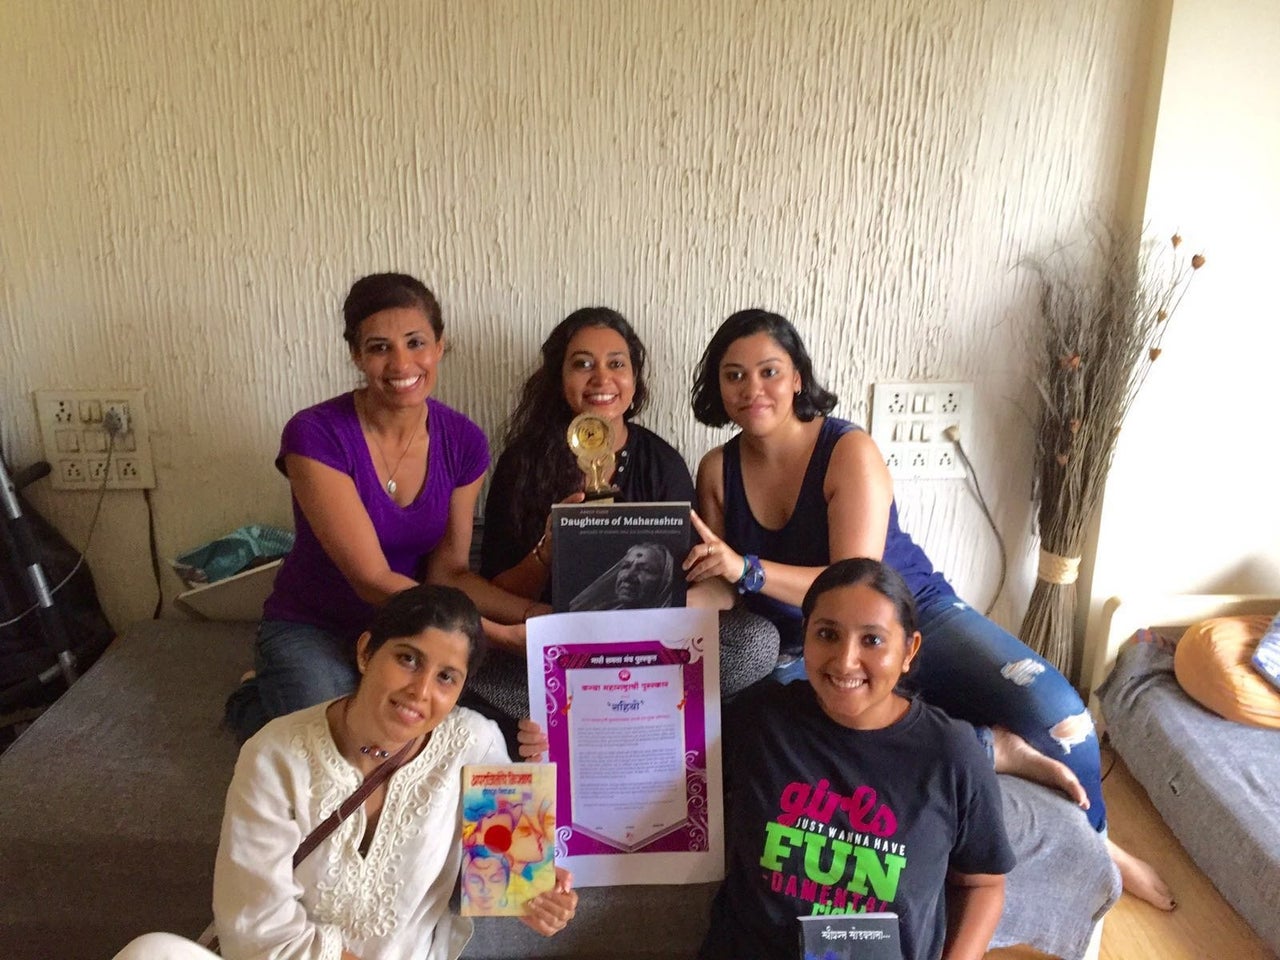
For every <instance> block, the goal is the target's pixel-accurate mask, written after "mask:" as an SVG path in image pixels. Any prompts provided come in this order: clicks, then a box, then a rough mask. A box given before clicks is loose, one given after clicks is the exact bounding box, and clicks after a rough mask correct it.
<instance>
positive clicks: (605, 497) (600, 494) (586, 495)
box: [582, 487, 621, 503]
mask: <svg viewBox="0 0 1280 960" xmlns="http://www.w3.org/2000/svg"><path fill="white" fill-rule="evenodd" d="M620 492H621V491H619V490H618V488H617V487H605V488H604V489H603V490H587V491H584V492H583V495H582V502H583V503H613V498H614V497H616V496H617V495H618V494H619V493H620Z"/></svg>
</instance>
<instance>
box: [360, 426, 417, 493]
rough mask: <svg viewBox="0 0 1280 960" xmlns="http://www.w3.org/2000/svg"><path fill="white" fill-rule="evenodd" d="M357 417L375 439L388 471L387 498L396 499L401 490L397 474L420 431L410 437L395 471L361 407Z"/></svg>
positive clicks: (379, 456) (383, 464) (415, 431)
mask: <svg viewBox="0 0 1280 960" xmlns="http://www.w3.org/2000/svg"><path fill="white" fill-rule="evenodd" d="M356 415H357V416H358V417H359V419H360V423H361V425H362V426H363V427H364V429H365V432H367V433H368V434H369V436H370V437H372V438H373V445H374V447H376V448H377V450H378V459H380V460H381V461H382V469H384V470H386V471H387V483H386V491H387V496H389V497H394V496H395V495H396V490H398V489H399V488H398V487H397V486H396V474H397V473H399V472H400V464H402V463H404V458H405V457H407V456H408V455H409V448H410V447H412V446H413V442H414V441H415V440H417V439H418V431H417V430H414V431H413V435H412V436H411V437H409V442H408V443H406V444H405V445H404V449H403V450H401V451H400V459H399V460H397V461H396V466H395V469H394V470H393V469H392V468H391V464H389V463H388V462H387V455H386V453H385V452H383V449H382V441H381V440H379V439H378V434H377V433H376V432H374V429H373V427H372V426H370V424H369V421H368V418H366V417H365V416H364V414H362V413H361V412H360V410H359V407H357V408H356Z"/></svg>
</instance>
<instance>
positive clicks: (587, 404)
mask: <svg viewBox="0 0 1280 960" xmlns="http://www.w3.org/2000/svg"><path fill="white" fill-rule="evenodd" d="M561 380H562V382H563V384H564V399H565V403H567V404H569V409H570V410H572V411H573V412H574V414H579V413H594V414H596V415H597V416H600V417H602V418H603V419H605V420H608V421H609V422H610V423H612V424H614V425H615V426H616V425H617V424H618V423H621V422H622V417H623V415H624V414H625V413H626V412H627V409H628V408H629V407H630V406H631V401H632V400H634V399H635V395H636V380H635V372H634V371H633V370H632V369H631V351H630V349H629V348H628V347H627V341H626V340H624V339H623V338H622V334H620V333H618V331H616V330H614V329H612V328H611V327H583V328H582V329H581V330H579V331H578V332H577V333H575V334H574V335H573V336H572V337H570V338H569V344H568V346H566V347H565V351H564V369H563V370H562V371H561Z"/></svg>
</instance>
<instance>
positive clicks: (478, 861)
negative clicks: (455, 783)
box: [460, 763, 556, 917]
mask: <svg viewBox="0 0 1280 960" xmlns="http://www.w3.org/2000/svg"><path fill="white" fill-rule="evenodd" d="M555 836H556V765H555V764H554V763H504V764H475V763H473V764H467V765H466V766H464V767H463V768H462V884H461V886H462V901H461V904H462V906H461V911H460V912H461V914H462V915H463V916H464V917H518V916H520V915H522V914H523V913H524V905H525V902H526V901H527V900H530V899H531V898H533V897H536V896H537V895H538V894H540V893H545V892H546V891H548V890H550V889H552V888H553V887H554V886H555V882H556V873H555V860H554V853H555Z"/></svg>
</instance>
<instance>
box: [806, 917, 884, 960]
mask: <svg viewBox="0 0 1280 960" xmlns="http://www.w3.org/2000/svg"><path fill="white" fill-rule="evenodd" d="M800 958H801V960H902V944H901V943H900V942H899V939H898V915H897V914H896V913H825V914H817V915H815V916H811V917H800Z"/></svg>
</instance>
